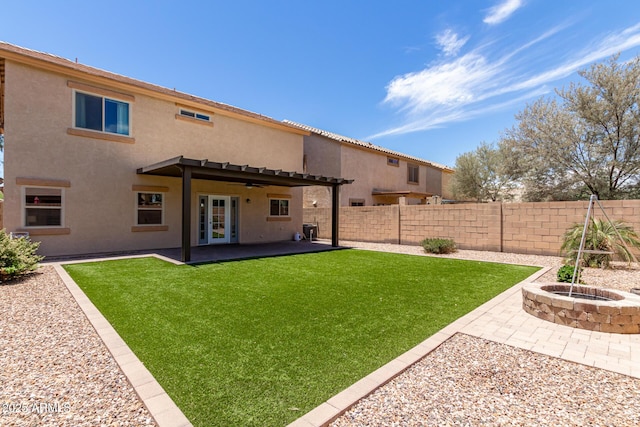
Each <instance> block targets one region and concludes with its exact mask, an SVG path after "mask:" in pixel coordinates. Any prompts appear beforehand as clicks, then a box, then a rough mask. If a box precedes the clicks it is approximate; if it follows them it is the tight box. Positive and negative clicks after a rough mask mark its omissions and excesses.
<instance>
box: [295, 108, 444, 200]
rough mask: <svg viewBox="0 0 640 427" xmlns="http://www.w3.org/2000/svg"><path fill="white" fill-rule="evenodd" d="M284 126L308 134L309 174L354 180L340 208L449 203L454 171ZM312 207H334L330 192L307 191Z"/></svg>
mask: <svg viewBox="0 0 640 427" xmlns="http://www.w3.org/2000/svg"><path fill="white" fill-rule="evenodd" d="M285 123H288V124H290V125H293V126H297V127H298V128H299V129H301V130H304V131H307V132H308V134H307V135H305V136H304V137H303V138H304V167H305V171H306V172H308V173H312V174H324V175H329V176H343V175H348V176H349V178H352V179H353V180H354V182H353V184H352V185H349V186H345V187H343V188H342V191H341V194H340V201H341V205H342V206H375V205H391V204H398V203H399V201H402V202H403V203H406V204H426V203H440V202H441V201H442V199H449V198H451V194H450V191H449V180H450V178H451V176H452V174H453V172H454V171H453V169H451V168H448V167H446V166H443V165H439V164H437V163H433V162H430V161H428V160H423V159H420V158H417V157H413V156H409V155H407V154H403V153H399V152H396V151H392V150H389V149H387V148H384V147H380V146H378V145H374V144H371V143H370V142H365V141H360V140H358V139H354V138H349V137H346V136H342V135H338V134H335V133H332V132H328V131H325V130H321V129H317V128H314V127H311V126H307V125H304V124H300V123H295V122H292V121H288V120H285ZM312 206H316V207H329V206H331V194H330V192H328V191H327V190H326V189H325V188H322V187H307V188H305V189H304V207H312Z"/></svg>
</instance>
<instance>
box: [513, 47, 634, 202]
mask: <svg viewBox="0 0 640 427" xmlns="http://www.w3.org/2000/svg"><path fill="white" fill-rule="evenodd" d="M618 57H619V56H618V55H616V56H613V57H612V58H610V59H609V61H608V62H606V63H601V64H594V65H592V66H591V67H590V68H589V69H587V70H582V71H579V75H580V76H581V77H583V78H584V79H585V80H586V84H576V83H571V84H570V85H569V87H568V88H567V89H563V90H557V91H556V94H557V95H558V101H556V100H555V99H548V98H541V99H539V100H538V101H536V102H534V103H533V104H531V105H528V106H527V107H526V108H525V109H524V111H522V112H520V113H519V114H517V115H516V119H517V121H518V123H517V124H516V125H515V126H514V127H513V128H511V129H510V130H507V131H506V133H505V135H504V136H503V138H502V140H501V141H500V144H501V146H503V147H504V148H505V149H507V150H509V152H510V155H509V159H510V161H511V169H512V171H513V172H514V173H515V174H516V176H518V177H519V178H521V179H522V182H523V184H524V186H525V199H527V200H531V201H539V200H571V199H582V198H586V197H587V196H588V195H589V194H596V195H597V196H598V198H599V199H621V198H629V197H635V196H638V194H640V187H639V182H640V179H639V178H640V175H639V174H640V105H639V104H640V56H639V57H636V58H635V59H633V60H632V61H629V62H626V63H618Z"/></svg>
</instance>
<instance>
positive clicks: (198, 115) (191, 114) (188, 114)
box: [180, 108, 211, 122]
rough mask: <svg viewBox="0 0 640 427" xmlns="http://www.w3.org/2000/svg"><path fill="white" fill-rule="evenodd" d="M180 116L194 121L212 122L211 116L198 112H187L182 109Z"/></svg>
mask: <svg viewBox="0 0 640 427" xmlns="http://www.w3.org/2000/svg"><path fill="white" fill-rule="evenodd" d="M180 115H181V116H184V117H191V118H192V119H196V120H202V121H203V122H210V121H211V116H209V115H207V114H202V113H198V112H197V111H191V110H185V109H184V108H180Z"/></svg>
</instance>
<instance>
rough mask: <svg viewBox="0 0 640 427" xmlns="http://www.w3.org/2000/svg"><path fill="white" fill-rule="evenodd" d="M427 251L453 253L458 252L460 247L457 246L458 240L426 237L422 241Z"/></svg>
mask: <svg viewBox="0 0 640 427" xmlns="http://www.w3.org/2000/svg"><path fill="white" fill-rule="evenodd" d="M420 244H421V245H422V247H423V248H424V251H425V252H428V253H431V254H451V253H453V252H456V251H457V250H458V248H456V242H454V241H453V240H452V239H444V238H439V237H435V238H427V239H424V240H423V241H422V242H421V243H420Z"/></svg>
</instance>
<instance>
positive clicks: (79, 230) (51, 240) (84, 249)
mask: <svg viewBox="0 0 640 427" xmlns="http://www.w3.org/2000/svg"><path fill="white" fill-rule="evenodd" d="M68 80H73V81H80V80H78V79H75V78H74V79H70V78H68V77H66V76H63V75H58V74H53V73H51V72H45V71H41V70H38V69H35V68H31V67H28V66H24V65H21V64H18V63H15V62H12V61H6V87H5V95H6V97H5V110H6V120H5V121H6V124H5V182H6V191H5V199H6V204H5V209H4V225H5V227H6V228H7V230H8V231H12V230H16V229H20V228H22V226H23V223H22V222H23V219H22V206H21V197H22V195H21V191H22V188H21V187H20V186H18V185H16V178H19V177H21V178H25V177H28V178H38V179H46V180H55V179H57V180H68V181H69V183H70V186H69V187H68V188H65V189H64V213H63V218H64V219H63V222H64V224H63V225H64V227H65V228H69V230H70V233H69V234H65V235H37V236H36V233H33V234H32V235H33V239H34V240H39V241H41V242H42V244H41V253H43V254H45V255H67V254H79V253H89V252H106V251H120V250H132V249H150V248H164V247H177V246H179V245H180V241H181V240H180V233H181V226H180V224H181V200H182V198H181V197H182V196H181V180H180V179H178V178H165V177H152V176H141V175H137V174H136V169H137V168H139V167H142V166H147V165H150V164H153V163H156V162H159V161H162V160H166V159H169V158H172V157H176V156H179V155H184V156H185V157H187V158H195V159H204V158H207V159H209V160H210V161H219V162H230V163H235V164H249V165H251V166H264V167H267V168H273V169H282V170H288V171H302V159H303V141H302V136H301V135H297V134H294V133H291V132H287V131H284V130H280V129H275V128H271V127H266V126H262V125H259V124H254V123H249V122H246V121H240V120H238V119H235V118H230V117H225V116H222V115H220V114H213V113H207V114H211V116H212V121H213V123H214V126H213V127H209V126H204V125H200V124H195V123H191V122H185V121H182V120H177V119H176V118H175V115H176V113H177V112H178V107H177V106H176V104H175V103H174V102H169V101H164V100H159V99H155V98H151V97H149V96H145V95H141V94H137V93H134V92H132V93H128V94H129V95H134V96H135V101H134V102H132V103H131V129H132V130H131V136H132V137H134V138H135V143H134V144H129V143H121V142H113V141H105V140H100V139H94V138H88V137H80V136H75V135H69V134H68V133H67V129H68V128H70V127H72V124H73V117H72V99H73V96H72V89H71V88H69V87H68V86H67V81H68ZM80 82H81V81H80ZM83 83H87V84H93V83H91V82H83ZM106 88H107V89H109V88H108V87H106ZM136 184H138V185H139V184H141V185H151V186H165V187H168V192H167V193H166V194H165V225H167V226H168V231H154V232H133V231H132V226H134V225H135V212H136V209H135V208H136V199H135V192H134V191H132V185H136ZM199 193H207V194H220V195H232V196H238V197H240V201H241V203H240V230H241V233H240V243H251V242H262V241H264V242H268V241H276V240H287V239H290V238H291V236H292V235H293V233H294V232H295V231H299V230H301V227H302V191H301V190H300V189H289V188H285V187H266V188H253V189H251V190H248V189H246V188H244V187H243V186H241V185H230V184H224V183H219V182H211V181H195V180H194V181H193V192H192V212H193V219H192V244H194V245H195V244H197V222H196V212H197V210H196V206H197V194H199ZM269 193H277V194H290V195H291V196H292V199H291V204H290V205H291V209H292V212H291V220H290V221H285V222H282V221H278V222H269V221H267V217H268V214H269V211H268V199H267V194H269ZM247 198H250V199H251V201H252V202H251V203H250V204H248V203H246V199H247Z"/></svg>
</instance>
